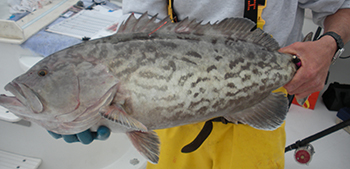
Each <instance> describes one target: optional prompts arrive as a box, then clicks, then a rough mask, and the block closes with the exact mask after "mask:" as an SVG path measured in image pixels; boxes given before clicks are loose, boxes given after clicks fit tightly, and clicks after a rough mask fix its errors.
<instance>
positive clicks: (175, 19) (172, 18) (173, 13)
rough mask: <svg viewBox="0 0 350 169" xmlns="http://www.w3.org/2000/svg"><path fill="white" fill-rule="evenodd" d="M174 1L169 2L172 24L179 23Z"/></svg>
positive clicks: (169, 0)
mask: <svg viewBox="0 0 350 169" xmlns="http://www.w3.org/2000/svg"><path fill="white" fill-rule="evenodd" d="M173 3H174V0H168V15H169V17H170V19H171V21H172V22H177V21H178V19H177V15H176V13H175V10H174V7H173Z"/></svg>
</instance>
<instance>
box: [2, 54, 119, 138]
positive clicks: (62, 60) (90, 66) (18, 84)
mask: <svg viewBox="0 0 350 169" xmlns="http://www.w3.org/2000/svg"><path fill="white" fill-rule="evenodd" d="M117 84H118V79H117V78H116V77H115V76H114V75H112V74H111V73H110V72H109V69H108V67H107V66H104V65H103V64H100V63H97V62H96V61H87V60H86V59H85V60H84V59H82V57H78V56H77V57H73V56H71V57H60V56H49V57H47V58H44V59H43V60H42V61H40V62H39V63H37V64H36V65H34V66H33V67H32V68H31V69H29V70H28V71H27V72H26V73H24V74H23V75H20V76H19V77H17V78H15V79H14V80H13V81H11V82H10V83H8V84H7V85H6V86H5V90H7V91H9V92H11V93H12V94H13V95H14V96H6V95H1V96H0V105H1V106H3V107H5V108H7V109H9V110H10V111H11V112H13V113H14V114H16V115H18V116H19V117H22V118H24V119H26V120H29V121H34V122H36V123H38V124H39V125H41V126H43V127H45V128H46V129H47V130H50V131H56V132H57V133H60V134H66V133H76V132H79V131H83V130H86V129H87V128H89V127H90V126H91V125H93V123H96V122H97V121H98V120H99V118H100V117H99V116H100V115H99V113H98V110H99V108H100V107H102V106H105V105H108V104H110V102H111V101H112V100H113V98H114V96H115V93H116V90H117ZM96 114H97V115H96ZM79 123H80V124H79ZM73 124H74V125H73ZM78 124H79V125H80V126H81V127H79V128H77V127H76V126H77V125H78ZM83 124H84V125H83ZM68 126H69V127H68ZM69 130H71V131H69Z"/></svg>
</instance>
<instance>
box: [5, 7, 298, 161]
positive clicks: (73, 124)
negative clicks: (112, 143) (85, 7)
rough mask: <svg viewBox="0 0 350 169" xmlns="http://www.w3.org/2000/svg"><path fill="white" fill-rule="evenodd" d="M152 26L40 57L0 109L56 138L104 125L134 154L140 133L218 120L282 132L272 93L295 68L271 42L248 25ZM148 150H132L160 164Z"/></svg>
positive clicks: (132, 26) (279, 99)
mask: <svg viewBox="0 0 350 169" xmlns="http://www.w3.org/2000/svg"><path fill="white" fill-rule="evenodd" d="M154 20H155V18H152V19H148V17H147V15H146V14H145V15H143V16H142V17H141V18H140V19H136V18H134V17H133V16H131V17H130V18H129V19H128V21H126V23H125V24H124V25H122V26H121V28H120V30H119V32H118V33H117V34H116V35H113V36H110V37H106V38H102V39H98V40H93V41H88V42H84V43H81V44H78V45H76V46H73V47H70V48H67V49H65V50H62V51H60V52H57V53H55V54H53V55H51V56H49V57H47V58H44V59H43V60H42V61H41V62H39V63H38V64H36V65H35V66H34V67H33V68H31V69H30V70H29V71H28V72H26V73H25V74H24V75H22V76H20V77H18V78H16V79H15V80H13V81H12V82H11V83H9V84H8V85H7V86H6V87H5V89H6V90H9V91H10V92H12V93H13V94H14V95H15V97H9V96H5V95H1V96H0V105H2V106H4V107H7V108H8V109H10V110H11V111H12V112H13V113H15V114H17V115H18V116H21V117H23V118H25V119H28V120H31V121H34V122H37V123H38V124H40V125H42V126H43V127H45V128H46V129H47V130H50V131H53V132H56V133H59V134H74V133H79V132H81V131H84V130H86V129H88V128H91V127H93V126H97V125H102V124H103V125H107V126H108V127H110V128H111V129H112V130H113V131H124V132H127V133H129V137H130V138H131V140H133V143H134V145H135V146H136V145H139V144H144V143H139V142H137V140H138V139H133V138H141V137H139V134H140V133H146V137H150V138H152V139H151V140H154V141H153V142H157V137H156V136H155V135H154V133H151V132H150V131H151V130H154V129H161V128H169V127H174V126H180V125H184V124H190V123H195V122H201V121H206V120H208V119H211V118H214V117H219V116H224V117H225V118H227V119H228V120H231V121H233V122H237V121H240V122H242V123H245V124H248V125H251V126H253V127H255V128H258V129H264V130H272V129H275V128H277V127H278V126H280V125H281V123H282V122H283V120H284V119H285V115H286V111H287V102H286V99H285V98H284V97H283V96H281V95H280V94H271V91H273V90H275V89H277V88H279V87H281V86H283V85H284V84H286V83H287V82H289V81H290V80H291V78H292V77H293V75H294V74H295V72H296V67H295V65H294V64H293V63H292V57H291V55H288V54H282V53H279V52H277V50H278V48H279V47H278V44H277V42H276V41H274V40H273V38H271V36H270V35H268V34H266V33H264V32H263V31H261V30H260V29H256V30H254V31H251V29H252V27H254V24H253V23H251V22H250V21H247V20H245V19H233V18H231V19H227V20H224V21H222V22H220V23H218V24H214V25H209V24H206V25H200V24H199V23H196V22H194V21H189V20H184V21H182V22H180V23H178V24H172V23H170V20H168V19H164V20H162V21H161V22H159V23H155V22H154ZM133 131H136V132H133ZM139 131H141V132H139ZM130 133H131V134H130ZM135 141H136V142H135ZM149 144H152V143H149ZM136 147H137V148H138V147H139V146H136ZM149 147H150V146H146V148H144V149H143V148H138V150H139V151H140V152H141V153H143V154H145V156H147V158H148V159H150V161H152V162H157V161H158V158H157V155H156V156H155V155H154V154H157V152H158V151H159V149H157V147H158V146H157V145H156V144H155V145H154V146H151V147H153V148H154V149H151V150H150V148H149ZM149 152H151V153H149ZM154 152H155V153H154Z"/></svg>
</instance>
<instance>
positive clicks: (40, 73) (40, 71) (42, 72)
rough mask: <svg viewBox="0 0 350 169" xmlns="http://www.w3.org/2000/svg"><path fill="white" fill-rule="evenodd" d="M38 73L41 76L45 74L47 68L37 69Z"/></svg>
mask: <svg viewBox="0 0 350 169" xmlns="http://www.w3.org/2000/svg"><path fill="white" fill-rule="evenodd" d="M38 75H39V76H41V77H43V76H45V75H47V70H45V69H41V70H39V71H38Z"/></svg>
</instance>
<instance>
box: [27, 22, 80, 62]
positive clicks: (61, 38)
mask: <svg viewBox="0 0 350 169" xmlns="http://www.w3.org/2000/svg"><path fill="white" fill-rule="evenodd" d="M62 20H64V18H58V19H57V20H56V21H54V22H53V23H51V24H50V25H53V24H57V23H59V22H61V21H62ZM45 29H46V28H44V29H42V30H40V31H39V32H38V33H36V34H35V35H33V36H32V37H30V38H29V39H27V40H26V41H25V42H24V43H22V44H21V47H22V48H27V49H30V50H32V51H33V52H35V53H37V54H40V55H42V56H44V57H46V56H49V55H51V54H53V53H55V52H57V51H60V50H62V49H65V48H67V47H70V46H73V45H76V44H79V43H81V42H82V40H81V39H78V38H74V37H70V36H65V35H60V34H56V33H51V32H46V31H45Z"/></svg>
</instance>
